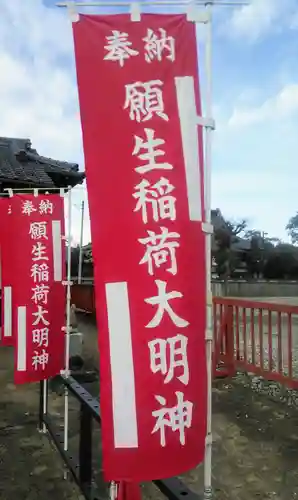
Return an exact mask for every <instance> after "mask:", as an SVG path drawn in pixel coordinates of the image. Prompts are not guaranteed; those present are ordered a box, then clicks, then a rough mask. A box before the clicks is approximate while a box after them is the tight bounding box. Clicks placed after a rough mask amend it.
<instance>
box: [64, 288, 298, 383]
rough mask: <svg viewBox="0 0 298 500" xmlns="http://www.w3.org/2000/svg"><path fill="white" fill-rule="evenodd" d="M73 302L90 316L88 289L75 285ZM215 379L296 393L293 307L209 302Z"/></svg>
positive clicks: (297, 311) (297, 330)
mask: <svg viewBox="0 0 298 500" xmlns="http://www.w3.org/2000/svg"><path fill="white" fill-rule="evenodd" d="M72 302H73V303H74V304H75V305H76V306H77V307H78V308H79V309H82V310H85V311H87V312H91V313H95V301H94V288H93V285H92V284H82V285H78V284H74V285H73V286H72ZM213 332H214V350H213V372H214V376H215V377H218V376H233V375H234V374H235V372H236V371H244V372H249V373H254V374H256V375H260V376H262V377H264V378H266V379H268V380H275V381H278V382H281V383H282V384H285V385H287V386H288V387H291V388H296V389H298V306H292V305H287V304H275V303H269V302H256V301H252V300H244V299H231V298H228V297H214V298H213Z"/></svg>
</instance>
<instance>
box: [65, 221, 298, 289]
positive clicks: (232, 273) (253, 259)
mask: <svg viewBox="0 0 298 500" xmlns="http://www.w3.org/2000/svg"><path fill="white" fill-rule="evenodd" d="M286 230H287V232H288V234H289V236H290V238H291V242H292V243H291V244H290V243H284V242H282V241H281V240H280V239H279V238H272V237H268V235H267V233H265V232H263V231H257V230H254V229H249V227H248V223H247V220H245V219H243V220H240V221H229V220H224V224H223V225H222V227H218V228H217V229H215V230H214V235H213V241H212V257H213V262H215V265H214V266H213V268H214V267H215V274H216V276H217V277H219V278H220V279H230V278H239V277H241V278H245V279H260V278H263V279H270V280H273V279H276V280H298V212H297V213H296V215H294V216H293V217H291V219H290V220H289V222H288V224H287V226H286ZM79 253H80V248H79V246H77V247H72V250H71V275H72V276H73V277H76V276H77V275H78V267H79ZM82 275H83V277H85V278H90V277H92V276H93V259H92V250H91V244H90V243H89V244H88V245H87V246H86V247H84V249H83V272H82Z"/></svg>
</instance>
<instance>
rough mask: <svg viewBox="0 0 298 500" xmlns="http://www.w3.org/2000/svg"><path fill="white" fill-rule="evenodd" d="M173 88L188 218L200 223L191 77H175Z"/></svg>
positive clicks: (200, 210) (195, 116) (193, 90)
mask: <svg viewBox="0 0 298 500" xmlns="http://www.w3.org/2000/svg"><path fill="white" fill-rule="evenodd" d="M175 86H176V94H177V102H178V113H179V118H180V130H181V139H182V148H183V156H184V165H185V174H186V189H187V199H188V209H189V218H190V220H192V221H201V220H202V200H201V172H200V156H199V141H198V128H197V111H196V100H195V89H194V79H193V77H192V76H177V77H176V78H175Z"/></svg>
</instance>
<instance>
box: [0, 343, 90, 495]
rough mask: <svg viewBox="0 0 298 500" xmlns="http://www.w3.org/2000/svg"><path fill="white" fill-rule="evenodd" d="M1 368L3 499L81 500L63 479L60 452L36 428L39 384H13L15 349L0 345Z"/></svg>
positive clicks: (0, 473)
mask: <svg viewBox="0 0 298 500" xmlns="http://www.w3.org/2000/svg"><path fill="white" fill-rule="evenodd" d="M0 367H1V368H0V499H1V500H53V499H54V498H55V500H64V499H65V500H66V499H67V500H80V499H81V498H82V497H81V496H80V495H79V491H78V489H77V488H76V486H75V485H74V484H73V483H72V482H70V481H64V480H63V464H62V462H61V461H60V457H59V455H58V452H56V451H55V450H54V449H53V448H52V446H51V445H50V443H49V440H48V439H47V437H46V436H45V435H43V434H40V433H39V432H38V431H37V421H38V386H37V385H35V384H31V385H25V386H19V387H18V388H16V387H15V386H14V385H13V383H12V381H13V351H12V349H8V348H4V347H1V348H0Z"/></svg>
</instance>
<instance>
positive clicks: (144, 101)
mask: <svg viewBox="0 0 298 500" xmlns="http://www.w3.org/2000/svg"><path fill="white" fill-rule="evenodd" d="M73 30H74V41H75V54H76V65H77V75H78V88H79V98H80V109H81V120H82V129H83V139H84V152H85V160H86V174H87V184H88V195H89V207H90V216H91V231H92V253H93V258H94V263H95V287H96V310H97V319H98V330H99V332H100V335H99V350H100V377H101V384H100V390H101V392H100V406H101V415H102V428H103V432H102V439H103V468H104V472H105V477H106V479H107V480H112V479H114V480H121V479H123V480H128V481H142V480H151V479H158V478H162V477H170V476H173V475H177V474H181V473H182V472H184V471H186V470H189V469H191V468H193V467H195V466H196V465H197V464H198V463H199V462H201V461H202V459H203V454H204V446H205V433H206V392H207V391H206V358H205V328H206V317H205V311H206V293H205V289H206V278H205V237H204V234H203V232H202V218H203V217H202V214H203V210H204V207H203V154H202V130H201V129H198V125H197V124H198V118H197V115H200V114H201V109H200V99H199V91H198V88H199V87H198V75H197V64H198V63H197V43H196V36H195V24H194V23H192V22H188V21H187V20H186V17H185V16H184V15H169V16H167V15H154V14H143V15H142V18H141V22H132V21H131V18H130V16H129V15H113V16H88V15H86V16H83V15H82V16H80V20H79V22H77V23H74V24H73Z"/></svg>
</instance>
